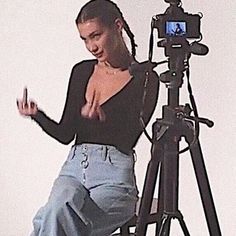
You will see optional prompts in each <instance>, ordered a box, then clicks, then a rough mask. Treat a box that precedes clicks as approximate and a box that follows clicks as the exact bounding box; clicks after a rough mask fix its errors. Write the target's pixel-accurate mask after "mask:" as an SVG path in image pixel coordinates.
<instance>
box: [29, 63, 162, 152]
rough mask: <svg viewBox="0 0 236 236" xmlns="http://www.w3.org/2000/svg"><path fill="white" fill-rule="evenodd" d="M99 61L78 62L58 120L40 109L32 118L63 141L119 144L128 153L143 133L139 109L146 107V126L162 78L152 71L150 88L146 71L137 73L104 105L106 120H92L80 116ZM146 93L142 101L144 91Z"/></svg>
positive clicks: (72, 73)
mask: <svg viewBox="0 0 236 236" xmlns="http://www.w3.org/2000/svg"><path fill="white" fill-rule="evenodd" d="M96 63H97V60H86V61H82V62H80V63H78V64H76V65H75V66H74V67H73V69H72V72H71V76H70V80H69V86H68V91H67V97H66V103H65V107H64V111H63V114H62V117H61V120H60V122H59V123H57V122H55V121H54V120H52V119H50V118H49V117H48V116H47V115H46V114H45V113H44V112H43V111H41V110H39V111H38V112H37V114H36V115H34V116H32V118H33V119H34V120H35V121H36V122H37V123H38V124H39V125H40V126H41V128H42V129H43V130H44V131H45V132H46V133H47V134H49V135H50V136H51V137H53V138H55V139H56V140H58V141H59V142H61V143H63V144H69V143H70V142H71V141H72V140H74V139H75V144H80V143H97V144H107V145H113V146H115V147H117V148H118V149H119V150H121V151H123V152H124V153H128V152H129V151H130V150H132V148H133V147H134V146H135V144H136V143H137V141H138V138H139V137H140V135H141V133H142V127H141V125H140V121H139V119H140V111H141V110H142V107H144V113H143V118H144V122H145V124H146V125H147V123H148V121H149V120H150V118H151V115H152V113H153V111H154V109H155V106H156V102H157V96H158V89H159V80H158V76H157V74H156V73H155V72H151V74H150V78H149V80H148V81H149V82H148V84H147V89H144V83H145V72H144V71H138V72H137V73H134V75H133V77H132V79H131V80H130V81H129V82H128V84H126V85H125V87H123V88H122V89H121V90H120V91H119V92H118V93H117V94H115V95H114V96H112V97H111V98H110V99H109V100H107V101H106V102H105V103H104V104H102V105H101V108H102V109H103V111H104V112H105V114H106V120H105V121H104V122H101V121H99V120H93V119H92V120H91V119H87V118H84V117H82V116H81V108H82V106H83V105H84V104H85V103H86V100H85V93H86V87H87V84H88V81H89V78H90V76H91V75H92V73H93V70H94V66H95V64H96ZM144 90H145V91H146V92H147V96H146V99H145V102H144V106H143V105H142V104H143V93H144Z"/></svg>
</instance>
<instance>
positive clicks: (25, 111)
mask: <svg viewBox="0 0 236 236" xmlns="http://www.w3.org/2000/svg"><path fill="white" fill-rule="evenodd" d="M27 97H28V91H27V88H24V91H23V98H22V99H17V100H16V103H17V108H18V111H19V113H20V114H21V115H22V116H32V115H35V114H36V113H37V112H38V106H37V104H36V103H35V102H33V101H32V100H29V101H28V98H27Z"/></svg>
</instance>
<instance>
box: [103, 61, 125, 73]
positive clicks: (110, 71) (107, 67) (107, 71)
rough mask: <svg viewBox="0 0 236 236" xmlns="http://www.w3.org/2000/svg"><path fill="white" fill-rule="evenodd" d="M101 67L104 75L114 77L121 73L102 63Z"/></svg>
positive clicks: (119, 70)
mask: <svg viewBox="0 0 236 236" xmlns="http://www.w3.org/2000/svg"><path fill="white" fill-rule="evenodd" d="M102 67H103V68H104V69H105V73H106V74H107V75H116V74H117V73H119V72H121V71H122V69H121V68H113V67H112V66H110V65H109V64H108V63H106V62H104V63H103V65H102Z"/></svg>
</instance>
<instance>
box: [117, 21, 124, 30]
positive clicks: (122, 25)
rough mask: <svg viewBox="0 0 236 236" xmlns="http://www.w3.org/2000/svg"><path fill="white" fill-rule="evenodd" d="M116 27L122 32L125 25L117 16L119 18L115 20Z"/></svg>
mask: <svg viewBox="0 0 236 236" xmlns="http://www.w3.org/2000/svg"><path fill="white" fill-rule="evenodd" d="M115 27H116V29H117V30H118V31H119V32H122V29H123V27H124V23H123V21H122V20H121V19H120V18H117V19H116V20H115Z"/></svg>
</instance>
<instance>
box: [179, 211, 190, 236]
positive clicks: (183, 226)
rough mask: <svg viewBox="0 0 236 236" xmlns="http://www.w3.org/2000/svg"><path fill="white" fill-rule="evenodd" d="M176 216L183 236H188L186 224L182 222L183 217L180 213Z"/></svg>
mask: <svg viewBox="0 0 236 236" xmlns="http://www.w3.org/2000/svg"><path fill="white" fill-rule="evenodd" d="M178 215H179V216H178V220H179V223H180V226H181V228H182V230H183V232H184V235H185V236H190V234H189V231H188V228H187V226H186V224H185V222H184V217H183V215H182V214H181V213H180V212H179V214H178Z"/></svg>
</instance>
